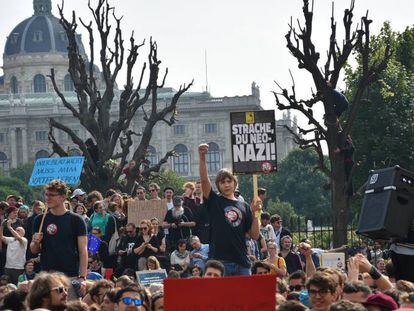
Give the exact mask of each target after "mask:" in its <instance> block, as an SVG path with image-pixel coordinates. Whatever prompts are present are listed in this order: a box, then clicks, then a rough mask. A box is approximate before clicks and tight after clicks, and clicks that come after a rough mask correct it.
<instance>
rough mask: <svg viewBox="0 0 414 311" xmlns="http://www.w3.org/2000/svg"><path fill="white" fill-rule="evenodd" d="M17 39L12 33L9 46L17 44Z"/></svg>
mask: <svg viewBox="0 0 414 311" xmlns="http://www.w3.org/2000/svg"><path fill="white" fill-rule="evenodd" d="M18 39H19V34H18V33H13V34H12V35H11V37H10V43H11V44H17V40H18Z"/></svg>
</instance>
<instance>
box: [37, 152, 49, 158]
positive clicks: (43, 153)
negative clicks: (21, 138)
mask: <svg viewBox="0 0 414 311" xmlns="http://www.w3.org/2000/svg"><path fill="white" fill-rule="evenodd" d="M48 157H49V152H48V151H46V150H40V151H38V152H36V160H37V159H42V158H48Z"/></svg>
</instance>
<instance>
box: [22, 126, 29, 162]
mask: <svg viewBox="0 0 414 311" xmlns="http://www.w3.org/2000/svg"><path fill="white" fill-rule="evenodd" d="M21 130H22V153H23V164H26V163H27V162H29V152H28V150H27V148H28V145H27V129H26V128H25V127H23V128H22V129H21Z"/></svg>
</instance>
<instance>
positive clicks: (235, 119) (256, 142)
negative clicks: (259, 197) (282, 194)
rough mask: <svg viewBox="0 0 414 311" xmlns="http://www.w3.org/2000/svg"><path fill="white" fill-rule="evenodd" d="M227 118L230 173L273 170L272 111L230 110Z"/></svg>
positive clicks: (274, 132) (274, 152)
mask: <svg viewBox="0 0 414 311" xmlns="http://www.w3.org/2000/svg"><path fill="white" fill-rule="evenodd" d="M230 122H231V144H232V158H233V173H234V174H257V173H265V174H268V173H271V172H274V171H276V169H277V166H276V165H277V164H276V162H277V161H276V121H275V111H274V110H262V111H247V112H232V113H230Z"/></svg>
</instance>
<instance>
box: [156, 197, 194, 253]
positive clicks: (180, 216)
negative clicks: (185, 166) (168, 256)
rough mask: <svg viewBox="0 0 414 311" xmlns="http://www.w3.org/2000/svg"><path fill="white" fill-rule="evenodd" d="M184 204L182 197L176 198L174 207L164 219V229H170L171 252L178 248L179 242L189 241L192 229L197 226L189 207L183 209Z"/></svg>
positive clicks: (169, 242)
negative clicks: (182, 240)
mask: <svg viewBox="0 0 414 311" xmlns="http://www.w3.org/2000/svg"><path fill="white" fill-rule="evenodd" d="M182 204H183V201H182V199H181V197H179V196H175V197H174V198H173V205H174V207H173V208H172V209H170V210H169V211H168V212H167V214H166V215H165V218H164V224H163V227H164V228H167V229H168V244H169V247H170V250H173V249H176V248H177V243H178V241H179V240H181V239H185V240H188V238H189V237H190V236H191V235H192V231H191V228H194V227H195V225H196V223H195V221H194V220H193V215H192V213H191V211H190V210H189V209H188V208H187V207H183V206H182Z"/></svg>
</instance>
